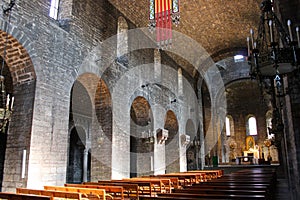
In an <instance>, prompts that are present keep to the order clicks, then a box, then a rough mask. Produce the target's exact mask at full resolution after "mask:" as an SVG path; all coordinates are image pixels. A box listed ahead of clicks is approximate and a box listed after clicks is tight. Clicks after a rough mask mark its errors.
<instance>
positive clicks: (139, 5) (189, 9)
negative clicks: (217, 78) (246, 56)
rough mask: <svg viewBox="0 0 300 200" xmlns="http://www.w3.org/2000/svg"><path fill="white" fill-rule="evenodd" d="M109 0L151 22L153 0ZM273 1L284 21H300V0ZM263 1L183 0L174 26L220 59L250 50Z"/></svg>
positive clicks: (137, 20)
mask: <svg viewBox="0 0 300 200" xmlns="http://www.w3.org/2000/svg"><path fill="white" fill-rule="evenodd" d="M109 1H110V2H111V3H112V4H113V5H114V6H115V7H116V8H117V9H119V10H120V11H121V12H122V13H124V15H125V16H126V17H127V18H128V19H129V20H130V21H132V22H133V23H134V24H135V25H136V26H137V27H139V28H141V27H147V26H148V23H149V20H148V16H149V6H148V5H149V0H130V1H125V0H109ZM273 1H274V4H275V8H276V11H279V12H280V13H281V15H280V16H279V17H280V18H281V19H283V21H284V20H285V21H286V19H289V18H291V19H292V20H294V21H295V22H297V21H298V22H299V23H300V14H299V13H300V12H297V10H298V11H299V10H300V3H299V0H273ZM261 2H262V0H243V1H240V0H230V1H225V0H181V1H180V16H181V18H180V24H179V26H177V27H175V26H173V30H175V31H178V32H180V33H182V34H184V35H186V36H188V37H191V38H192V39H193V40H195V41H196V42H198V43H199V44H200V45H201V46H202V47H203V48H204V49H205V50H206V51H207V52H208V54H209V55H210V57H211V58H212V59H213V60H214V61H215V62H217V61H220V60H222V59H224V58H226V57H228V56H233V55H235V54H237V53H240V52H241V51H243V50H244V51H245V50H246V47H247V42H246V38H247V36H249V30H250V28H253V29H254V31H255V30H256V29H257V28H258V23H259V19H260V4H261ZM174 42H176V41H174ZM175 60H176V59H175ZM177 60H178V59H177ZM179 61H180V59H179ZM179 64H180V65H182V63H179ZM185 65H186V66H183V67H184V68H185V70H186V71H187V72H188V73H189V74H190V75H191V76H192V77H194V76H195V73H194V72H195V71H193V69H192V68H193V66H189V64H185ZM194 67H195V66H194Z"/></svg>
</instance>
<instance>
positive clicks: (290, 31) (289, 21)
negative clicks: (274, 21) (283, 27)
mask: <svg viewBox="0 0 300 200" xmlns="http://www.w3.org/2000/svg"><path fill="white" fill-rule="evenodd" d="M291 24H292V23H291V20H288V21H287V25H288V28H289V33H290V38H291V42H292V41H293V35H292V29H291Z"/></svg>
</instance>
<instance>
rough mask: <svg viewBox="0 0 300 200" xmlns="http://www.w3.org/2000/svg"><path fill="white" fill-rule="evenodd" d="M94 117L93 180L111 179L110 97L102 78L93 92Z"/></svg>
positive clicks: (111, 132)
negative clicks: (94, 92)
mask: <svg viewBox="0 0 300 200" xmlns="http://www.w3.org/2000/svg"><path fill="white" fill-rule="evenodd" d="M94 100H95V112H96V113H95V115H96V116H95V117H96V120H95V122H94V124H93V135H92V142H91V146H92V172H91V173H92V177H93V181H97V180H103V179H105V180H107V179H111V162H112V157H111V155H112V145H113V141H112V134H113V131H112V124H113V120H112V119H113V113H112V99H111V93H110V89H109V88H108V85H107V83H106V81H105V80H104V79H99V80H98V83H97V89H96V94H95V98H94Z"/></svg>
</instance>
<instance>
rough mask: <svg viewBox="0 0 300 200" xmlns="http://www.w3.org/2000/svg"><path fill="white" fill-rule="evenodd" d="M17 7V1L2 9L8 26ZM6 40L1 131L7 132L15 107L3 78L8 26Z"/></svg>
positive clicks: (0, 75)
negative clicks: (12, 12)
mask: <svg viewBox="0 0 300 200" xmlns="http://www.w3.org/2000/svg"><path fill="white" fill-rule="evenodd" d="M14 5H15V1H14V0H11V1H10V3H9V4H8V6H7V7H5V6H4V7H2V9H3V16H5V17H7V18H8V24H9V23H10V11H11V10H12V8H13V6H14ZM5 32H6V38H5V41H4V48H3V49H4V50H3V56H2V65H1V71H0V131H1V132H3V133H4V132H5V131H6V127H7V125H8V122H9V120H10V118H11V114H12V110H13V105H14V97H11V96H10V95H9V94H7V93H6V90H5V78H4V76H3V70H4V66H5V57H6V51H7V44H8V25H7V26H6V31H5Z"/></svg>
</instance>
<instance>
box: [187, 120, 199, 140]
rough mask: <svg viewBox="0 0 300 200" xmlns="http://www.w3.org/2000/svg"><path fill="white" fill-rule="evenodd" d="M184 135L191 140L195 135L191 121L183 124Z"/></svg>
mask: <svg viewBox="0 0 300 200" xmlns="http://www.w3.org/2000/svg"><path fill="white" fill-rule="evenodd" d="M185 134H186V135H189V136H190V137H191V139H193V138H194V137H195V136H197V134H196V128H195V125H194V122H193V120H192V119H188V120H187V121H186V124H185Z"/></svg>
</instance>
